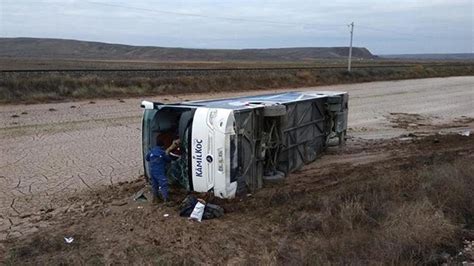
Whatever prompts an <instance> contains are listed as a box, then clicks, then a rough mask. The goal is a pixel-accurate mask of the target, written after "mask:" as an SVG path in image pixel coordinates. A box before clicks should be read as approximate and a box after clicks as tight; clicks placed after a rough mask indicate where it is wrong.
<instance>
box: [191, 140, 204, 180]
mask: <svg viewBox="0 0 474 266" xmlns="http://www.w3.org/2000/svg"><path fill="white" fill-rule="evenodd" d="M193 144H194V145H193V146H194V154H193V160H194V163H195V167H194V175H195V176H196V177H202V139H194V140H193Z"/></svg>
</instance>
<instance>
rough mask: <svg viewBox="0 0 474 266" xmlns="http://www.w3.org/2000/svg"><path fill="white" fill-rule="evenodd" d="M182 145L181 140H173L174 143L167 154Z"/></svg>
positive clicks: (167, 150)
mask: <svg viewBox="0 0 474 266" xmlns="http://www.w3.org/2000/svg"><path fill="white" fill-rule="evenodd" d="M180 143H181V141H180V140H179V139H175V140H173V143H171V145H170V146H169V147H168V149H166V154H169V153H170V152H171V151H172V150H174V149H176V148H177V147H178V146H179V144H180Z"/></svg>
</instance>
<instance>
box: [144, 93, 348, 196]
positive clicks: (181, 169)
mask: <svg viewBox="0 0 474 266" xmlns="http://www.w3.org/2000/svg"><path fill="white" fill-rule="evenodd" d="M141 106H142V107H143V108H144V109H145V110H144V115H143V124H142V130H143V131H142V141H143V158H144V159H143V166H144V170H145V175H146V176H147V177H148V176H149V175H150V172H149V166H148V162H146V161H145V155H146V153H147V152H148V150H149V149H150V148H151V147H153V146H154V145H156V140H157V137H158V138H162V141H163V142H164V143H168V144H170V143H171V141H172V140H173V139H178V138H179V139H180V140H181V142H180V146H181V147H180V149H181V154H180V156H179V158H178V159H177V160H175V161H173V162H172V163H171V165H170V166H169V169H168V171H167V175H168V178H169V179H170V180H171V181H175V182H178V183H179V184H181V185H182V186H184V187H185V188H186V189H188V190H189V191H196V192H213V193H214V194H215V195H216V196H217V197H220V198H233V197H234V196H235V195H236V194H240V193H246V191H248V190H250V191H254V190H256V189H258V188H261V187H262V185H263V182H264V181H265V180H271V179H279V178H283V177H284V176H285V175H288V174H289V173H291V172H292V171H294V170H296V169H299V168H301V167H302V166H303V165H304V164H307V163H309V162H312V161H314V160H315V159H316V158H317V157H318V156H320V155H321V153H322V152H323V151H324V149H325V148H326V147H327V145H328V143H329V141H330V140H331V139H333V138H337V140H338V142H339V144H341V143H342V142H344V139H345V134H346V129H347V116H348V94H347V93H345V92H285V93H276V94H266V95H258V96H248V97H238V98H228V99H216V100H205V101H190V102H182V103H174V104H162V103H158V102H149V101H143V102H142V104H141Z"/></svg>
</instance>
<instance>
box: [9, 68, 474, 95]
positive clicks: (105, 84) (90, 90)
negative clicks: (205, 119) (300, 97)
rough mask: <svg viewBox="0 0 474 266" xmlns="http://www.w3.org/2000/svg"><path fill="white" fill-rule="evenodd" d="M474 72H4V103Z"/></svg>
mask: <svg viewBox="0 0 474 266" xmlns="http://www.w3.org/2000/svg"><path fill="white" fill-rule="evenodd" d="M462 75H474V66H472V65H463V66H457V67H452V66H437V67H433V68H429V67H425V66H422V65H417V66H415V67H407V68H379V69H377V68H374V69H355V70H354V71H353V72H352V73H348V72H346V71H341V70H334V69H332V70H331V69H328V70H286V71H245V72H219V73H216V72H211V73H207V72H197V73H194V72H189V73H181V74H179V73H157V72H120V73H119V72H104V73H87V72H82V73H44V74H41V73H2V74H1V77H0V103H19V102H26V103H35V102H48V101H64V100H74V99H87V98H108V97H117V98H123V97H136V96H152V95H160V94H165V93H174V94H179V93H189V92H213V91H236V90H240V91H242V90H255V89H265V88H284V87H298V86H315V85H327V84H338V83H353V82H364V81H378V80H396V79H408V78H427V77H444V76H462Z"/></svg>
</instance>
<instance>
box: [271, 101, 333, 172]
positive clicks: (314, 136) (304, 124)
mask: <svg viewBox="0 0 474 266" xmlns="http://www.w3.org/2000/svg"><path fill="white" fill-rule="evenodd" d="M326 101H327V98H317V99H313V100H309V101H301V102H293V103H287V104H285V105H286V107H287V114H286V117H285V120H286V122H285V126H284V128H283V149H282V151H281V153H280V156H279V159H278V161H279V164H278V169H279V170H280V171H283V172H285V173H290V172H292V171H295V170H297V169H299V168H301V167H302V166H303V165H305V164H308V163H310V162H312V161H314V160H316V158H318V157H319V156H320V155H321V153H322V152H323V150H324V148H325V144H326V132H327V123H326V116H327V115H326V109H325V103H326Z"/></svg>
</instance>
